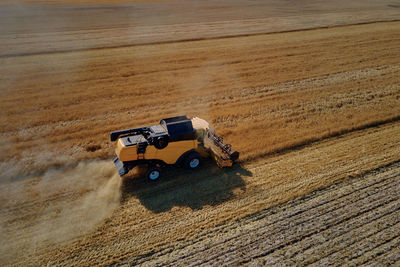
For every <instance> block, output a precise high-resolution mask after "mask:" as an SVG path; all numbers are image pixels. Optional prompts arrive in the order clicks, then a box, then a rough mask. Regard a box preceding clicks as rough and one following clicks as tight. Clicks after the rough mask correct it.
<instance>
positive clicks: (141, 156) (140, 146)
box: [137, 143, 147, 159]
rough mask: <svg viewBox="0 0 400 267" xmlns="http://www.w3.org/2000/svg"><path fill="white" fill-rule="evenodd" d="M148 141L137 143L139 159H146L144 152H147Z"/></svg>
mask: <svg viewBox="0 0 400 267" xmlns="http://www.w3.org/2000/svg"><path fill="white" fill-rule="evenodd" d="M146 147H147V143H139V144H138V145H137V156H138V158H137V159H144V153H146Z"/></svg>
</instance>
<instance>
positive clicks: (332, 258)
mask: <svg viewBox="0 0 400 267" xmlns="http://www.w3.org/2000/svg"><path fill="white" fill-rule="evenodd" d="M396 218H398V217H396ZM383 224H384V225H387V224H388V225H389V226H385V227H383V228H380V229H379V230H378V231H377V232H373V233H371V234H370V235H368V236H365V237H363V238H362V239H359V238H356V239H355V240H356V241H354V242H353V243H351V244H349V246H348V247H342V248H341V249H340V250H337V251H335V252H332V254H329V255H327V256H326V257H325V258H321V259H318V260H317V261H314V262H311V263H307V264H306V265H313V266H320V265H321V264H325V263H327V262H329V264H333V263H335V262H337V261H339V262H340V261H341V262H344V261H345V260H346V261H350V260H354V259H357V258H361V257H363V256H364V253H368V252H370V251H371V250H373V249H374V248H376V247H379V246H382V245H385V244H386V243H389V242H391V241H392V240H395V239H396V238H398V236H399V234H400V231H399V227H398V226H399V225H400V223H399V222H398V221H397V222H396V223H395V224H394V225H390V223H388V222H384V223H383ZM393 230H397V232H396V231H393ZM388 232H389V233H388ZM391 234H392V235H393V234H394V235H395V236H389V237H387V235H391ZM382 236H383V238H382ZM385 236H386V237H385ZM374 237H375V238H376V239H380V241H378V242H373V243H372V242H371V241H370V240H366V239H372V238H374ZM364 240H365V241H366V242H365V243H361V245H364V247H365V246H368V245H370V247H371V248H370V249H369V248H366V249H362V248H360V244H359V243H356V242H360V241H364ZM379 242H380V243H379ZM355 252H358V254H359V253H360V252H362V253H363V254H361V255H358V256H355V257H354V256H347V254H349V253H352V254H354V253H355ZM356 255H357V253H356Z"/></svg>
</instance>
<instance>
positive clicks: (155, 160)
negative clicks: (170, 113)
mask: <svg viewBox="0 0 400 267" xmlns="http://www.w3.org/2000/svg"><path fill="white" fill-rule="evenodd" d="M110 137H111V141H116V142H117V148H116V150H115V153H116V154H117V157H116V158H115V159H114V164H115V166H116V167H117V169H118V172H119V174H120V176H123V175H125V174H127V173H128V172H129V171H130V170H131V169H133V168H134V167H135V166H138V165H147V166H148V171H147V174H146V176H147V178H149V179H150V180H153V181H154V180H158V179H159V178H160V174H161V168H162V167H164V166H166V165H169V164H177V165H183V166H185V167H187V168H189V169H196V168H198V167H199V165H200V163H201V160H202V158H204V157H209V156H212V157H213V158H214V159H215V161H216V163H217V165H218V166H219V167H228V166H232V164H233V162H234V161H235V160H237V159H238V158H239V152H237V151H235V150H234V149H233V148H232V146H231V145H229V144H224V141H223V138H222V137H221V136H218V135H217V134H216V133H215V131H214V130H212V129H211V128H210V126H209V124H208V123H207V122H206V121H205V120H203V119H200V118H197V117H196V118H193V119H189V118H187V117H186V116H178V117H172V118H167V119H162V120H161V121H160V123H159V124H156V125H153V126H148V127H141V128H134V129H129V130H123V131H116V132H112V133H111V136H110Z"/></svg>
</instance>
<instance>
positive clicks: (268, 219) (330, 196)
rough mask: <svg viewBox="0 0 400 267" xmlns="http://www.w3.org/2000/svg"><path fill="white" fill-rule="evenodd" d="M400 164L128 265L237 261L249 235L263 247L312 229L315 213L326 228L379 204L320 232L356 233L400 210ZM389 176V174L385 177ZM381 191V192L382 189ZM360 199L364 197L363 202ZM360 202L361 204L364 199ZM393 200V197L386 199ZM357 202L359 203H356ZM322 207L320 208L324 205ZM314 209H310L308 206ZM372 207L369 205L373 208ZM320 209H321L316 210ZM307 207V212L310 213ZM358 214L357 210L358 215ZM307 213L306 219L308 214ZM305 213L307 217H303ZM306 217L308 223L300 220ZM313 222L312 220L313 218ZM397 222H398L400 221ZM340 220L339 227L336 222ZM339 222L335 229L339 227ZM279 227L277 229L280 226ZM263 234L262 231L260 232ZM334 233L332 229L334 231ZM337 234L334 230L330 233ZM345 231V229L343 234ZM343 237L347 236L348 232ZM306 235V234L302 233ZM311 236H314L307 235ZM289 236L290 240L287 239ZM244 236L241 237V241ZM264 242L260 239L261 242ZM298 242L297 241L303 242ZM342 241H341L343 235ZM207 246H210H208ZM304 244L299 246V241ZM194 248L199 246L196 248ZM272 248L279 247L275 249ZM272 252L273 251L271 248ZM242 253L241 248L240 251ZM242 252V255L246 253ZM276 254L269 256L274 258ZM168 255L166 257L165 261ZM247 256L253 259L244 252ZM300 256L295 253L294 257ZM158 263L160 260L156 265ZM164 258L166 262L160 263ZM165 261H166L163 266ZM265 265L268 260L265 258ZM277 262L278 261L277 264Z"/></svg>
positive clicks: (225, 226)
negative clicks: (399, 192)
mask: <svg viewBox="0 0 400 267" xmlns="http://www.w3.org/2000/svg"><path fill="white" fill-rule="evenodd" d="M399 167H400V164H399V163H396V164H395V165H394V166H393V165H392V166H389V167H388V169H389V170H385V168H384V169H382V170H378V171H377V172H372V173H370V174H367V175H366V178H365V179H368V181H367V182H366V181H364V180H363V179H364V177H362V178H363V179H361V178H359V179H357V180H356V182H354V181H352V183H346V184H345V185H343V184H338V185H335V186H332V187H330V188H329V189H327V190H322V191H319V192H317V193H316V195H315V196H308V197H307V198H306V199H305V200H302V201H295V202H293V203H289V204H286V205H284V208H281V209H283V211H282V210H280V211H276V210H275V211H274V210H272V211H271V209H268V210H265V211H262V212H260V213H258V214H255V215H251V216H249V217H247V218H245V219H242V220H240V221H238V222H236V223H234V224H228V225H222V226H220V227H217V229H215V230H213V231H211V232H205V233H203V234H201V235H199V236H198V237H197V239H195V240H192V241H191V242H190V241H188V243H189V244H191V245H188V246H185V245H183V246H182V245H180V246H179V247H174V248H170V249H164V250H162V251H160V252H159V253H155V254H152V255H149V256H148V257H150V258H151V259H153V261H152V260H150V259H149V258H147V257H144V258H138V259H136V260H132V261H130V263H135V264H149V265H152V264H154V263H162V264H166V263H168V264H171V265H181V264H184V265H186V264H195V265H196V264H205V262H204V261H203V260H204V259H203V258H204V256H205V257H207V256H210V255H211V256H214V257H213V258H215V257H218V255H219V256H225V257H228V259H238V257H239V256H240V253H239V255H238V254H235V256H232V255H231V257H229V256H226V252H229V251H230V250H235V249H236V250H238V249H239V248H241V247H242V246H243V247H247V246H248V244H249V242H246V236H247V239H248V240H250V242H253V243H255V242H257V241H258V242H260V240H261V241H262V240H263V239H262V237H263V236H267V237H270V239H274V238H273V237H271V236H274V235H279V234H280V233H281V234H282V233H283V234H287V231H285V230H287V229H290V227H296V225H297V226H302V227H301V228H302V229H303V224H307V223H308V224H309V225H313V223H315V221H314V220H315V218H314V217H312V214H313V213H314V214H315V215H317V217H316V218H319V222H320V224H322V225H323V224H324V221H325V219H324V218H325V217H324V216H326V215H328V216H331V217H335V216H334V215H333V214H332V213H333V212H335V211H336V214H340V212H342V211H343V209H347V210H350V213H351V209H354V207H357V206H358V205H359V204H360V203H364V204H365V203H367V204H370V203H369V202H370V200H372V199H375V202H372V203H373V204H374V208H372V209H371V208H369V209H370V210H371V213H368V212H367V213H365V214H364V212H365V211H367V210H368V208H367V209H365V208H364V209H362V211H360V210H359V209H354V210H355V211H354V212H353V213H352V215H351V216H350V218H349V217H348V215H347V217H346V216H345V217H344V218H341V217H343V216H340V215H339V216H337V217H335V218H333V220H332V218H331V225H330V226H329V225H328V226H327V225H324V226H322V227H321V228H319V230H318V231H317V232H315V231H314V232H313V234H315V233H319V232H321V229H322V228H324V227H325V228H326V229H325V232H326V231H327V230H329V229H331V228H332V226H336V228H340V227H342V226H343V225H346V224H347V223H349V222H352V220H353V221H354V222H353V224H352V227H351V228H350V229H346V230H348V231H350V230H352V229H353V230H354V229H357V227H358V226H360V225H363V224H366V223H369V222H371V221H373V220H374V219H377V218H381V217H384V216H387V215H389V216H391V215H390V214H391V212H394V211H396V210H398V209H399V202H398V200H397V199H396V192H397V191H396V186H398V182H397V181H396V178H397V176H398V172H399V169H398V168H399ZM385 172H386V173H385ZM380 173H384V175H382V177H379V178H378V179H377V178H376V177H377V176H378V175H379V174H380ZM388 188H389V189H390V188H391V190H389V192H391V196H392V197H391V199H385V198H384V197H385V196H387V195H386V194H385V189H388ZM380 189H382V191H381V190H380ZM335 192H337V193H338V194H339V196H336V195H335V194H334V193H335ZM362 197H365V198H364V199H362ZM360 198H361V199H360ZM388 198H389V197H388ZM354 199H359V200H358V201H356V202H352V201H354ZM390 200H392V202H391V203H388V201H390ZM332 201H333V202H336V203H332ZM320 202H322V203H320ZM349 202H352V203H351V206H350V208H349V206H348V205H347V204H348V203H349ZM338 203H342V205H341V207H338V208H335V205H337V204H338ZM329 204H331V206H332V207H333V209H331V210H329V209H325V207H324V206H326V205H329ZM310 205H311V206H310ZM370 205H371V204H370ZM380 206H381V207H386V210H375V208H376V207H380ZM318 207H320V209H318ZM307 208H309V210H308V209H307ZM323 210H326V212H325V214H324V213H323V214H320V212H321V211H323ZM357 210H358V211H357ZM307 212H308V214H307ZM302 213H303V214H302ZM274 217H277V218H275V219H274ZM296 217H299V219H298V220H297V221H296V219H295V218H296ZM302 217H306V218H302ZM310 217H311V218H310ZM396 218H397V217H396ZM363 219H367V220H366V221H365V222H363ZM337 220H339V223H338V222H337ZM335 222H336V224H335ZM276 224H278V226H277V225H276ZM264 228H270V229H269V232H265V230H264ZM260 230H261V231H260ZM331 230H332V229H331ZM332 231H333V232H334V229H333V230H332ZM342 232H343V230H342ZM344 232H345V231H344ZM303 233H304V232H303ZM221 235H222V236H226V237H225V238H222V239H221V237H218V236H221ZM308 235H310V233H308ZM216 236H217V237H218V238H217V242H213V240H214V239H215V238H216ZM289 236H290V235H289ZM242 237H243V238H242ZM260 237H261V238H260ZM299 237H300V239H301V240H304V238H305V236H304V235H300V236H299ZM299 237H297V239H299ZM331 237H332V238H334V237H335V235H334V236H329V237H328V239H330V238H331ZM339 237H340V236H339ZM290 240H292V241H293V240H295V239H293V238H288V239H285V241H287V242H284V243H283V244H290ZM235 241H237V242H239V243H240V246H239V248H238V247H234V248H233V246H232V245H231V246H230V245H229V244H230V243H229V242H231V243H234V242H235ZM204 243H206V244H207V245H206V246H204ZM299 244H301V242H299ZM258 246H259V244H258V243H256V244H255V248H257V247H258ZM196 247H198V248H197V249H196ZM273 247H275V248H276V247H277V246H276V245H275V246H273ZM269 249H270V250H271V249H272V248H271V247H270V248H269ZM280 249H281V250H286V249H290V248H288V247H287V246H283V247H281V248H280ZM239 250H240V249H239ZM248 250H251V248H248ZM180 251H182V252H181V253H185V251H186V253H187V254H183V255H180V256H179V252H180ZM215 251H221V253H220V254H217V256H215ZM242 253H243V252H242ZM272 254H273V253H271V255H272ZM163 255H165V256H163ZM243 255H246V256H249V255H248V254H246V253H243ZM295 255H296V254H295ZM165 257H167V258H168V260H166V259H165ZM196 258H197V259H199V258H200V259H202V260H201V261H197V262H195V261H194V260H195V259H196ZM248 258H249V259H252V260H253V259H254V258H253V257H248ZM154 259H156V260H154ZM160 259H162V260H160ZM165 260H166V261H165ZM261 260H264V259H261ZM278 262H279V261H278ZM222 263H223V264H232V262H229V263H228V262H218V261H211V262H207V264H218V265H219V264H222Z"/></svg>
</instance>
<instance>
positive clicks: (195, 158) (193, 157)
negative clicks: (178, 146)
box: [185, 153, 201, 169]
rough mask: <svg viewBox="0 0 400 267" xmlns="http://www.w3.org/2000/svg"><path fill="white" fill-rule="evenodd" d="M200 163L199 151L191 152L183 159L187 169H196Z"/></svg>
mask: <svg viewBox="0 0 400 267" xmlns="http://www.w3.org/2000/svg"><path fill="white" fill-rule="evenodd" d="M200 163H201V156H200V154H199V153H192V154H190V155H189V156H188V157H187V158H186V159H185V166H186V168H188V169H197V168H198V167H199V166H200Z"/></svg>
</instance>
